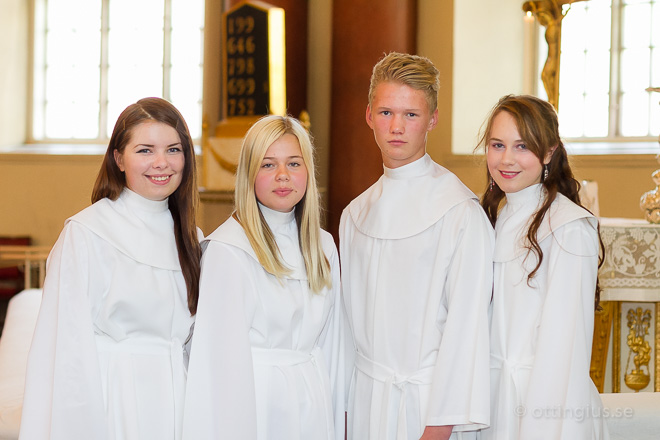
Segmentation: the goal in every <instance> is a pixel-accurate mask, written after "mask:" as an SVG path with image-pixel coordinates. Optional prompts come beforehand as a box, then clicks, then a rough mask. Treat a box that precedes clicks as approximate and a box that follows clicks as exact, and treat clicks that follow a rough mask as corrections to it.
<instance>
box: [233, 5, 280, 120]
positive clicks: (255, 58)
mask: <svg viewBox="0 0 660 440" xmlns="http://www.w3.org/2000/svg"><path fill="white" fill-rule="evenodd" d="M252 3H254V4H252ZM224 39H225V50H224V53H225V57H224V59H225V65H224V74H225V115H226V117H227V118H235V117H242V116H248V117H255V116H256V117H258V116H263V115H267V114H272V113H275V114H279V113H280V112H281V111H282V110H281V109H282V108H283V107H284V101H285V96H286V85H285V73H284V11H283V10H282V9H281V8H276V7H270V6H269V5H266V4H265V3H262V2H250V3H244V4H241V5H239V6H238V7H237V8H236V9H234V10H231V11H229V12H228V13H227V14H226V15H225V35H224Z"/></svg>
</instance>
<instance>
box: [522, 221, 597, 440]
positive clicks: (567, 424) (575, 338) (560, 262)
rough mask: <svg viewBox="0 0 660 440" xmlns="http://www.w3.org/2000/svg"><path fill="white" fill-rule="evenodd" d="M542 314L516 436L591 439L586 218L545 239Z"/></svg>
mask: <svg viewBox="0 0 660 440" xmlns="http://www.w3.org/2000/svg"><path fill="white" fill-rule="evenodd" d="M548 239H549V240H553V241H552V243H551V246H550V248H549V250H548V251H547V252H546V254H545V255H544V258H548V272H547V293H546V296H545V302H544V304H543V310H542V312H541V316H540V320H539V326H538V328H537V330H536V331H537V332H538V338H537V341H536V351H535V355H534V362H533V365H532V370H531V373H530V379H529V385H528V388H527V395H526V396H525V397H524V399H523V402H525V408H524V411H525V414H524V416H523V417H522V420H521V425H520V438H540V439H555V438H576V439H577V438H592V436H591V429H592V425H593V422H592V420H591V419H590V412H589V411H590V409H589V408H591V407H592V406H593V403H592V402H591V398H592V396H593V394H592V388H593V389H594V390H595V387H594V385H593V383H592V382H591V378H590V377H589V365H590V361H591V344H592V338H593V326H594V293H595V288H596V276H597V273H598V235H597V231H596V230H595V229H594V228H593V226H591V225H590V224H589V223H588V222H587V221H586V220H584V219H581V220H576V221H573V222H571V223H568V224H566V225H564V226H563V227H561V228H559V229H558V230H557V231H555V232H554V234H553V235H551V236H550V237H548Z"/></svg>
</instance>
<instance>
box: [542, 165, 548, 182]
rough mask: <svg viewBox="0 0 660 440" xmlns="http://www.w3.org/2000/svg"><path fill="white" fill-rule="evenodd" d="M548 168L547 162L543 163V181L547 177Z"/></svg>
mask: <svg viewBox="0 0 660 440" xmlns="http://www.w3.org/2000/svg"><path fill="white" fill-rule="evenodd" d="M548 168H550V167H549V166H548V164H547V163H546V164H544V165H543V181H545V180H546V179H547V178H548Z"/></svg>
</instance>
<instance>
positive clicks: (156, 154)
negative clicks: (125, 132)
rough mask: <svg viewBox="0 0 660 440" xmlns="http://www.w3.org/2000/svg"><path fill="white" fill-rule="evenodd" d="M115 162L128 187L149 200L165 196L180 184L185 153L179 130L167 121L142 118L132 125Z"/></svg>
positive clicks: (116, 154)
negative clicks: (144, 120)
mask: <svg viewBox="0 0 660 440" xmlns="http://www.w3.org/2000/svg"><path fill="white" fill-rule="evenodd" d="M114 157H115V162H116V163H117V166H118V167H119V169H120V170H121V171H122V172H124V174H125V176H126V186H127V187H128V189H130V190H131V191H133V192H135V193H137V194H139V195H141V196H142V197H144V198H146V199H150V200H165V199H166V198H168V197H169V196H170V195H171V194H172V193H173V192H174V191H176V189H177V188H178V187H179V185H180V184H181V178H182V173H183V169H184V166H185V157H184V153H183V146H182V144H181V139H180V138H179V133H177V131H176V130H175V129H174V128H172V127H170V126H169V125H167V124H164V123H162V122H156V121H148V122H143V123H141V124H139V125H137V126H135V127H134V128H133V130H132V131H131V135H130V139H129V141H128V143H127V144H126V147H125V148H124V151H123V152H122V153H120V152H119V151H117V150H115V151H114Z"/></svg>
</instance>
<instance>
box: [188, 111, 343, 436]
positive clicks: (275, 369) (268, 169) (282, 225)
mask: <svg viewBox="0 0 660 440" xmlns="http://www.w3.org/2000/svg"><path fill="white" fill-rule="evenodd" d="M235 201H236V202H235V203H236V211H235V212H234V214H233V215H232V216H231V218H229V219H228V220H227V221H226V222H225V223H223V224H222V225H221V226H220V227H219V228H218V229H217V230H216V231H215V232H213V233H212V234H211V235H209V237H208V239H207V240H206V241H205V242H204V243H203V248H204V249H205V251H204V256H203V259H202V276H201V282H200V303H199V313H198V318H197V321H196V328H195V335H194V337H193V343H192V356H191V363H190V370H189V384H188V386H189V388H188V395H187V399H186V415H185V423H184V425H185V426H184V435H185V438H187V439H195V440H199V439H217V438H232V439H260V440H261V439H263V440H265V439H269V440H275V439H282V440H291V439H328V440H331V439H339V438H343V435H344V427H343V426H344V424H343V422H344V410H343V405H344V404H343V372H342V370H343V369H342V368H341V359H340V353H341V351H342V346H341V337H340V332H341V322H340V320H341V316H342V309H341V304H340V300H339V266H338V265H339V261H338V257H337V251H336V249H335V245H334V241H333V239H332V237H331V236H330V234H328V233H327V232H325V231H323V230H321V229H320V208H319V195H318V191H317V188H316V179H315V175H314V158H313V147H312V142H311V139H310V136H309V134H308V133H307V131H306V130H305V129H304V128H303V127H302V125H301V124H300V123H299V122H298V121H297V120H295V119H293V118H291V117H282V116H266V117H264V118H262V119H260V120H259V121H257V122H256V123H255V124H254V125H253V126H252V127H251V128H250V130H249V131H248V133H247V135H246V136H245V139H244V141H243V146H242V150H241V155H240V159H239V164H238V172H237V176H236V190H235Z"/></svg>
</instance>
